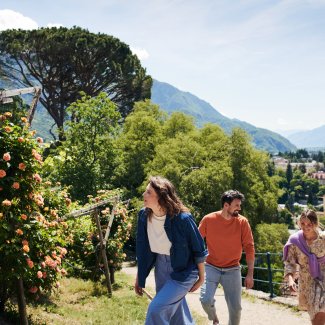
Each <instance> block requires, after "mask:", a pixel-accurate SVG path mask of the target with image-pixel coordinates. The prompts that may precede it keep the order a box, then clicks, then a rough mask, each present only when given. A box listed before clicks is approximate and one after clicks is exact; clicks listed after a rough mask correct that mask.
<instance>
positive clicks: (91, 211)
mask: <svg viewBox="0 0 325 325" xmlns="http://www.w3.org/2000/svg"><path fill="white" fill-rule="evenodd" d="M129 202H130V200H127V201H123V202H120V197H119V196H118V195H117V196H114V197H112V198H109V199H106V200H103V201H99V202H97V203H95V204H92V205H89V206H87V207H86V208H82V209H79V210H75V211H73V212H71V213H69V214H67V215H65V216H64V217H63V219H67V218H79V217H82V216H85V215H91V216H93V217H94V219H95V221H96V227H97V230H98V235H99V245H100V254H99V256H98V258H97V261H96V267H95V271H94V272H96V270H97V269H98V268H99V265H100V263H101V260H103V263H104V274H105V278H106V286H107V292H108V296H109V297H111V296H112V284H111V278H110V274H109V267H108V261H107V255H106V244H107V241H108V238H109V235H110V231H111V228H112V224H113V220H114V215H115V211H116V206H117V205H118V204H119V203H125V204H126V206H128V205H129ZM109 203H113V208H112V210H111V214H110V217H109V221H108V225H107V228H106V231H105V236H103V232H102V227H101V224H100V219H99V211H100V208H102V207H104V206H106V205H107V204H109Z"/></svg>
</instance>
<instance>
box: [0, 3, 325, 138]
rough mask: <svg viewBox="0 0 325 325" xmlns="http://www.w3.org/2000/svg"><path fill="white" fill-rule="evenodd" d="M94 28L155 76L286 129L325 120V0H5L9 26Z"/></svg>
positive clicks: (2, 20)
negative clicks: (124, 46)
mask: <svg viewBox="0 0 325 325" xmlns="http://www.w3.org/2000/svg"><path fill="white" fill-rule="evenodd" d="M52 25H62V26H65V27H72V26H74V25H76V26H80V27H83V28H87V29H88V30H89V31H91V32H96V33H97V32H101V33H106V34H110V35H113V36H115V37H117V38H119V39H120V40H121V41H123V42H125V43H127V44H128V45H130V47H131V48H132V50H133V51H134V52H135V53H137V54H138V56H139V58H140V59H141V62H142V65H143V66H144V67H146V69H147V72H148V73H149V74H150V75H151V76H152V77H153V78H155V79H157V80H159V81H163V82H167V83H170V84H172V85H173V86H175V87H177V88H179V89H181V90H184V91H188V92H191V93H192V94H194V95H196V96H198V97H200V98H201V99H204V100H206V101H207V102H209V103H210V104H211V105H212V106H214V107H215V108H216V109H217V110H218V111H219V112H220V113H222V114H224V115H225V116H227V117H230V118H237V119H240V120H243V121H246V122H248V123H251V124H253V125H255V126H257V127H263V128H267V129H270V130H273V131H277V132H279V131H280V130H296V129H299V130H302V129H313V128H316V127H319V126H322V125H325V0H282V1H267V0H265V1H264V0H242V1H232V0H209V1H208V0H201V1H198V0H184V1H183V0H92V1H85V0H78V1H77V0H64V1H63V0H56V1H53V0H51V1H50V0H42V1H38V0H32V1H28V0H1V3H0V30H3V29H6V28H14V27H21V28H37V27H45V26H52Z"/></svg>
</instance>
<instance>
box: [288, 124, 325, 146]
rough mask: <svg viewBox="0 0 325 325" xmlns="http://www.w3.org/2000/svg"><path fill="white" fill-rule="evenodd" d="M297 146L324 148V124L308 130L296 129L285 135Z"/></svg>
mask: <svg viewBox="0 0 325 325" xmlns="http://www.w3.org/2000/svg"><path fill="white" fill-rule="evenodd" d="M287 138H288V139H289V140H290V141H291V142H292V143H294V144H295V145H296V146H297V147H298V148H313V147H318V148H325V125H323V126H320V127H318V128H316V129H312V130H308V131H298V132H295V133H292V134H290V135H288V136H287Z"/></svg>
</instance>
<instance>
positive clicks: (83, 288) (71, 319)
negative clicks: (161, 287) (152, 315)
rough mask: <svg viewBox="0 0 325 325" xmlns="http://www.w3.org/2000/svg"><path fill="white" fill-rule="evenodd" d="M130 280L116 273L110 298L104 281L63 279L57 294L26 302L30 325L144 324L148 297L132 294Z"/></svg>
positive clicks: (13, 321) (13, 319) (200, 321)
mask: <svg viewBox="0 0 325 325" xmlns="http://www.w3.org/2000/svg"><path fill="white" fill-rule="evenodd" d="M133 281H134V278H133V277H131V276H129V275H126V274H124V273H122V272H118V273H117V274H116V283H115V284H114V285H113V296H112V298H109V297H108V295H107V289H106V286H105V285H104V284H100V283H97V284H95V283H93V282H91V281H84V280H81V279H76V278H66V279H64V280H62V281H61V287H60V288H59V291H58V292H57V293H53V294H52V295H51V296H50V297H48V298H47V299H43V300H42V301H40V302H38V303H37V304H28V306H27V312H28V315H29V318H30V324H31V325H35V324H62V325H63V324H69V325H76V324H82V325H87V324H89V325H93V324H107V325H109V324H111V325H126V324H128V325H129V324H132V325H136V324H144V320H145V315H146V310H147V306H148V303H149V300H148V298H147V297H138V296H136V295H135V293H134V290H133ZM7 316H8V317H9V322H8V324H19V321H17V317H18V316H17V312H16V309H14V310H12V311H11V312H10V313H9V314H8V315H7ZM193 316H194V318H195V320H196V323H197V325H200V324H204V323H205V322H206V319H205V318H203V317H201V316H198V315H196V314H194V315H193ZM0 323H1V322H0Z"/></svg>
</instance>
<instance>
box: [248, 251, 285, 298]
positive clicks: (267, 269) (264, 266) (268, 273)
mask: <svg viewBox="0 0 325 325" xmlns="http://www.w3.org/2000/svg"><path fill="white" fill-rule="evenodd" d="M244 255H245V252H243V256H244ZM263 257H265V262H264V261H263ZM272 257H273V258H277V259H278V261H277V262H278V264H279V263H280V261H282V253H270V252H267V253H255V265H254V282H255V283H256V282H257V283H262V284H263V283H264V284H267V285H266V286H262V291H264V292H269V293H270V298H274V297H276V294H275V288H276V289H277V290H276V291H277V292H281V290H282V289H283V288H284V286H285V282H283V281H281V282H279V281H274V272H278V273H279V274H281V280H283V274H284V269H282V268H276V267H274V266H273V265H274V264H275V263H274V262H273V263H272ZM260 265H261V266H260ZM242 267H243V268H244V269H247V265H245V264H242ZM259 270H261V271H262V275H261V276H260V277H258V276H259V274H260V272H259ZM279 274H277V278H279ZM255 276H256V277H255ZM242 278H244V276H243V277H242ZM266 288H267V291H266ZM263 289H264V290H263Z"/></svg>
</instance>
